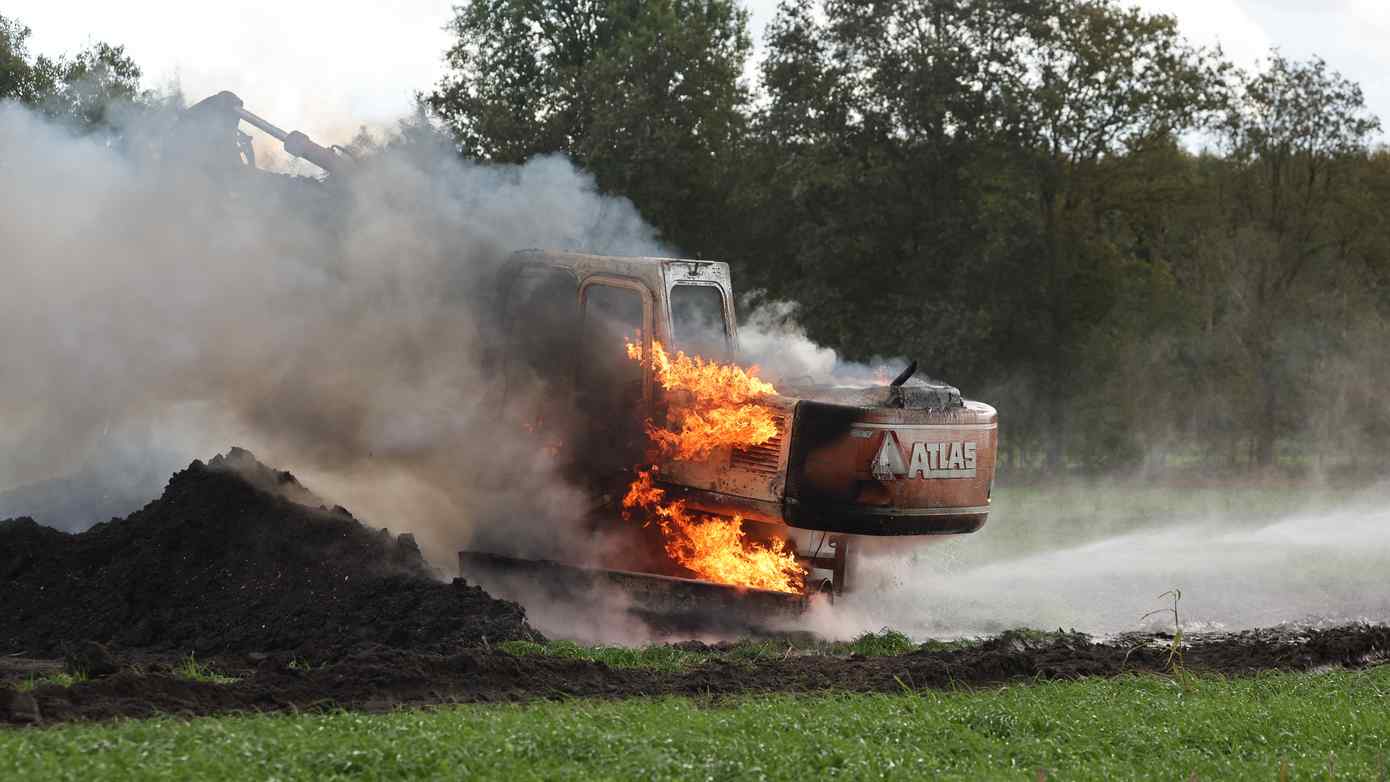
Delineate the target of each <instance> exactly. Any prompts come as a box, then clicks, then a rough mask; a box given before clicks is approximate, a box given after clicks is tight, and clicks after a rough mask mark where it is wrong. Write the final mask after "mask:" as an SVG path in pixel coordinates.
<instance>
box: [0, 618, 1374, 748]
mask: <svg viewBox="0 0 1390 782" xmlns="http://www.w3.org/2000/svg"><path fill="white" fill-rule="evenodd" d="M1387 659H1390V627H1383V626H1349V627H1341V628H1334V629H1326V630H1314V631H1293V630H1272V631H1253V632H1247V633H1240V634H1233V635H1226V636H1220V637H1208V638H1201V639H1197V640H1196V641H1193V642H1191V643H1190V644H1188V645H1187V646H1186V647H1185V648H1184V649H1183V665H1184V667H1185V668H1186V669H1187V670H1189V671H1193V672H1206V673H1220V674H1223V675H1228V676H1240V675H1248V674H1252V673H1256V672H1260V671H1269V670H1288V671H1311V670H1318V669H1323V668H1328V667H1348V668H1359V667H1367V666H1371V665H1378V664H1381V663H1383V662H1385V661H1387ZM175 662H176V659H175V658H160V657H157V656H145V657H138V658H129V659H126V660H123V661H122V664H121V665H120V669H119V671H118V672H117V673H115V674H112V675H109V676H106V677H103V678H101V679H96V680H92V681H87V682H83V683H79V684H76V685H73V686H70V687H61V686H54V685H46V686H39V687H37V688H35V689H33V690H32V692H30V693H27V695H28V696H30V697H31V698H32V702H30V701H29V700H27V699H24V698H23V697H22V696H21V697H19V698H18V699H16V697H15V695H14V692H15V691H14V690H12V689H9V687H7V686H6V685H14V684H16V683H17V682H18V681H19V680H20V679H21V678H22V675H21V674H20V673H19V672H20V671H28V672H29V675H32V672H33V671H35V670H38V669H42V667H43V665H44V664H43V663H38V662H35V661H32V660H21V659H19V658H10V659H8V660H3V661H0V678H3V679H5V681H4V683H3V684H0V694H5V693H6V691H7V690H8V692H9V694H8V695H7V696H6V697H7V698H8V699H9V702H11V703H12V704H15V703H16V702H17V701H18V703H17V705H12V706H11V708H10V713H9V715H8V717H7V716H6V714H5V713H4V709H5V705H4V702H5V701H6V698H0V722H5V721H8V722H10V723H11V724H39V725H44V724H50V725H51V724H56V723H62V722H69V721H83V720H105V719H112V718H120V717H150V716H156V715H175V716H198V715H210V714H226V713H234V712H241V713H254V712H282V711H297V712H298V711H306V710H331V709H349V710H361V711H385V710H390V709H394V708H399V707H418V706H430V705H443V704H451V703H470V702H518V701H528V700H536V699H546V698H569V697H587V698H625V697H636V696H652V695H690V696H700V697H711V696H712V697H719V696H729V695H741V694H759V693H804V692H817V691H827V690H841V691H856V692H901V691H903V689H904V688H908V689H939V688H950V687H955V686H961V685H968V686H980V685H993V684H1002V683H1008V682H1017V681H1029V680H1054V679H1074V678H1080V677H1089V676H1117V675H1122V674H1127V673H1146V672H1147V673H1164V672H1167V671H1169V670H1170V663H1169V648H1168V644H1167V643H1166V639H1164V638H1163V637H1161V636H1130V637H1126V638H1122V639H1118V640H1114V641H1108V642H1097V641H1094V640H1092V639H1090V638H1088V637H1086V636H1083V635H1080V634H1063V635H1051V636H1044V637H1039V636H1036V635H1031V634H1021V633H1006V634H1004V635H1002V636H999V637H997V638H993V639H990V640H987V641H984V642H981V643H979V644H975V645H971V646H969V647H966V648H958V649H950V650H939V649H933V650H927V649H922V650H919V651H916V652H913V653H909V654H905V655H900V656H895V657H867V658H865V657H829V656H816V655H796V654H790V655H789V656H787V657H786V658H785V659H777V660H769V661H755V662H748V661H731V660H725V659H720V658H716V659H715V660H713V661H711V662H708V663H705V664H702V665H699V666H697V667H693V668H690V669H687V670H684V671H678V672H661V671H653V670H641V669H615V668H611V667H609V666H607V665H604V664H601V663H594V662H588V661H583V660H573V659H561V658H551V657H514V656H512V655H510V654H507V653H505V652H501V651H497V650H489V649H469V650H466V651H462V652H460V653H458V654H453V655H443V654H428V653H419V652H413V651H409V650H402V649H394V648H389V647H379V648H372V649H362V650H359V651H358V652H356V653H354V654H352V655H349V656H345V657H341V658H339V659H337V660H336V661H333V662H328V663H323V664H319V665H316V666H307V667H306V665H305V664H304V662H303V661H301V660H298V659H297V658H293V657H290V656H287V655H283V654H281V655H269V656H266V655H259V654H253V655H247V656H235V657H221V658H214V659H210V660H208V661H207V665H208V666H209V667H211V668H213V669H216V670H217V671H219V672H220V673H223V674H228V675H231V676H236V677H239V680H238V681H236V682H235V683H230V684H212V683H206V682H195V681H187V680H184V679H181V678H179V677H177V676H175V675H174V674H173V671H172V668H171V666H172V665H173V664H174V663H175ZM51 665H52V666H53V667H55V668H56V667H57V666H58V665H59V664H57V663H54V664H51ZM35 666H38V668H36V667H35Z"/></svg>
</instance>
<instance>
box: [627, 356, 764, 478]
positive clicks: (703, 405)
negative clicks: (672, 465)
mask: <svg viewBox="0 0 1390 782" xmlns="http://www.w3.org/2000/svg"><path fill="white" fill-rule="evenodd" d="M627 355H628V358H631V359H633V360H634V361H641V360H642V348H641V346H640V345H636V344H633V343H631V342H629V343H628V344H627ZM652 365H653V367H654V368H655V370H656V377H657V380H658V382H660V383H661V387H662V388H664V389H666V390H667V391H672V392H678V393H683V395H684V399H679V398H678V399H676V400H675V401H676V404H673V405H672V410H671V412H672V416H673V417H674V418H675V420H676V422H677V430H676V431H672V430H669V429H661V428H658V427H655V426H652V425H650V424H648V426H647V434H648V435H649V436H650V437H651V438H652V440H653V442H655V443H656V444H657V446H658V447H659V448H661V450H662V452H663V453H665V454H666V455H667V456H670V457H671V458H673V459H679V460H681V461H692V460H695V459H703V458H705V457H706V456H709V455H710V453H711V452H713V451H714V450H715V449H717V448H732V447H744V448H747V447H749V446H754V445H762V444H763V443H765V442H767V441H768V440H771V439H772V438H774V437H776V436H777V422H776V420H775V419H774V418H773V415H772V411H771V410H769V409H767V408H766V407H764V406H762V405H760V404H755V403H754V402H753V400H756V399H759V398H761V397H764V396H769V395H772V394H776V393H777V389H775V388H773V387H772V384H771V383H768V382H766V381H764V380H761V379H759V378H758V376H757V368H756V367H754V368H753V369H750V370H747V371H745V370H744V369H743V368H741V367H738V366H735V365H733V364H718V363H715V362H713V361H706V360H704V359H702V358H700V357H698V356H695V357H690V356H687V355H686V354H685V353H684V352H683V351H678V352H677V353H676V355H675V358H671V357H670V356H668V355H667V353H666V350H665V349H664V348H663V347H662V346H661V343H660V342H659V341H658V342H653V343H652Z"/></svg>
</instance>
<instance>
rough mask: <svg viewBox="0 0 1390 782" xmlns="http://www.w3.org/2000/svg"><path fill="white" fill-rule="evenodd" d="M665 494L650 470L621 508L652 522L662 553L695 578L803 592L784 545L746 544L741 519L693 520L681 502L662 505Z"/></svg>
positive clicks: (802, 573)
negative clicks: (663, 544)
mask: <svg viewBox="0 0 1390 782" xmlns="http://www.w3.org/2000/svg"><path fill="white" fill-rule="evenodd" d="M665 494H666V493H665V492H664V491H662V490H661V489H658V488H657V487H656V486H655V485H654V484H653V483H652V470H641V471H639V472H638V473H637V480H635V481H633V482H632V486H630V487H629V488H628V492H627V496H626V497H624V498H623V508H625V509H627V510H633V509H641V510H644V511H646V512H648V513H650V514H652V515H654V516H655V517H656V520H657V523H658V524H660V525H661V532H662V534H663V535H664V536H665V537H666V554H667V555H668V556H670V557H671V559H673V560H675V561H676V562H677V563H679V564H680V565H682V566H684V567H685V568H687V569H689V570H691V571H693V572H694V573H695V574H696V575H698V576H699V577H700V578H703V579H705V580H708V581H715V582H717V583H720V584H735V585H737V586H746V587H753V588H755V589H770V590H772V591H775V592H791V593H797V592H800V591H802V589H803V584H804V581H805V577H806V570H805V568H803V567H802V566H801V565H800V564H799V563H798V562H797V561H796V553H795V552H794V551H792V550H790V548H789V547H788V546H787V543H786V541H783V540H774V541H772V543H770V544H767V545H764V544H762V543H758V542H756V541H750V540H748V539H747V533H745V532H744V531H743V519H742V518H741V517H739V516H734V517H733V518H731V519H721V518H715V517H707V518H704V519H697V518H695V517H694V516H692V515H691V514H690V512H689V511H687V510H686V509H685V502H684V501H683V500H676V501H674V502H663V501H662V500H663V498H664V497H665Z"/></svg>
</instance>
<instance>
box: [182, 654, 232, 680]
mask: <svg viewBox="0 0 1390 782" xmlns="http://www.w3.org/2000/svg"><path fill="white" fill-rule="evenodd" d="M174 675H175V676H177V677H179V678H180V679H186V680H188V681H191V682H203V683H205V684H236V683H237V682H239V681H241V680H240V679H238V678H237V677H235V676H224V675H222V674H220V673H217V672H216V671H214V670H213V669H212V668H210V667H208V666H206V665H204V664H203V663H200V662H198V658H197V657H195V656H193V653H192V652H189V654H188V656H187V657H185V658H183V659H182V660H180V661H179V664H178V665H176V666H174Z"/></svg>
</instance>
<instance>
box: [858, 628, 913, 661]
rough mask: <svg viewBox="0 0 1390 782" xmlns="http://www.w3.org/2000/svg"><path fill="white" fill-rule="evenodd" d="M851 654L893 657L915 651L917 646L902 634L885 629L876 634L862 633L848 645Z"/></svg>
mask: <svg viewBox="0 0 1390 782" xmlns="http://www.w3.org/2000/svg"><path fill="white" fill-rule="evenodd" d="M849 650H850V652H851V653H852V654H861V655H863V656H865V657H895V656H897V655H900V654H907V653H908V652H913V651H916V650H917V644H915V643H913V642H912V639H911V638H908V637H907V635H905V634H904V633H900V632H898V631H897V630H893V629H891V628H888V627H885V628H883V629H882V630H880V631H879V632H877V633H864V634H863V635H861V636H859V637H858V638H856V639H854V641H853V642H851V643H850V645H849Z"/></svg>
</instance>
